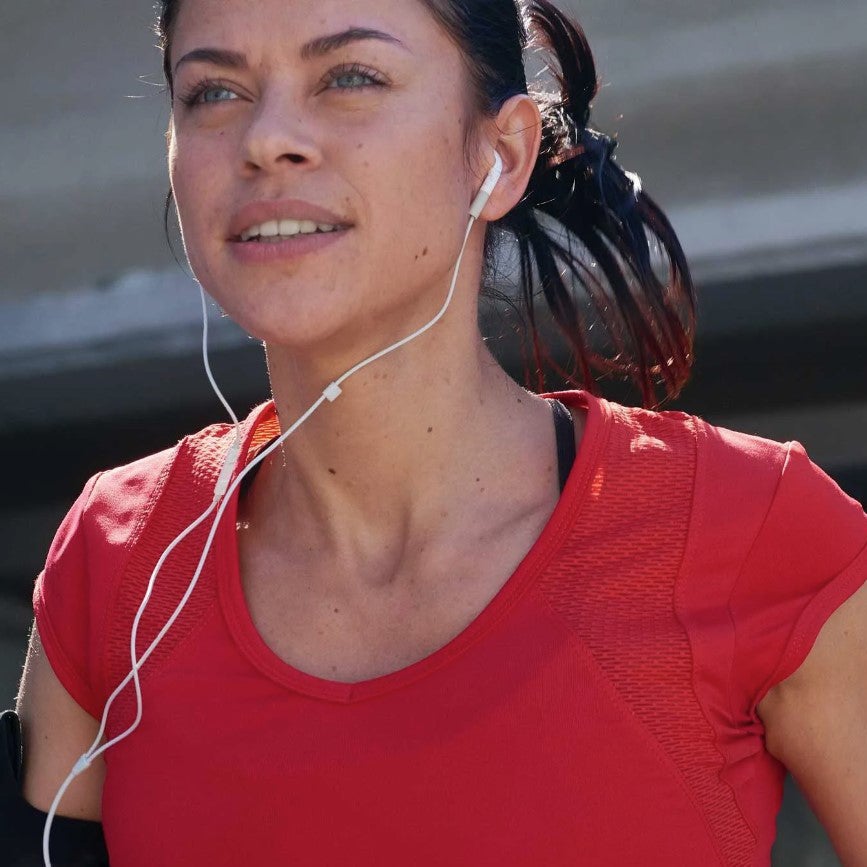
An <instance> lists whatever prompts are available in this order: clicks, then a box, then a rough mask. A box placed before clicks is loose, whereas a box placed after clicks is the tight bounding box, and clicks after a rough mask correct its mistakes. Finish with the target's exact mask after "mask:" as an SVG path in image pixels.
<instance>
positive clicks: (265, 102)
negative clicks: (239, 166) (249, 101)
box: [241, 88, 321, 173]
mask: <svg viewBox="0 0 867 867" xmlns="http://www.w3.org/2000/svg"><path fill="white" fill-rule="evenodd" d="M241 149H242V157H243V160H244V166H245V169H246V170H247V171H248V172H251V173H255V172H257V171H265V172H269V171H274V170H278V169H279V168H280V167H281V166H283V165H286V164H289V163H292V164H298V165H307V166H308V167H312V166H316V165H318V164H319V162H320V161H321V151H320V146H319V144H318V142H317V140H316V136H315V135H314V129H313V125H312V123H311V121H310V119H309V118H308V117H307V116H305V115H304V113H303V112H301V111H299V110H298V106H297V101H296V100H295V99H293V98H292V97H290V95H289V93H288V90H287V89H285V88H284V89H282V90H278V89H276V88H275V89H273V90H271V91H270V92H269V93H267V94H266V95H264V96H263V97H262V99H261V100H260V102H259V104H258V106H257V109H256V112H255V113H254V114H253V117H252V120H251V121H250V125H249V127H248V128H247V131H246V133H245V134H244V138H243V141H242V144H241Z"/></svg>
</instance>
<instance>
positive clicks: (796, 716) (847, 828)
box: [758, 585, 867, 867]
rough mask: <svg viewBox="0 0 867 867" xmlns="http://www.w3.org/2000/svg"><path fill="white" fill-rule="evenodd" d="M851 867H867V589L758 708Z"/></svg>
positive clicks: (778, 754)
mask: <svg viewBox="0 0 867 867" xmlns="http://www.w3.org/2000/svg"><path fill="white" fill-rule="evenodd" d="M758 712H759V716H760V717H761V719H762V722H763V723H764V724H765V731H766V743H767V747H768V752H770V753H771V755H773V756H774V757H775V758H777V759H779V760H780V761H781V762H782V763H783V764H784V765H785V766H786V767H787V768H788V769H789V771H790V772H791V774H792V776H793V777H794V778H795V781H796V782H797V783H798V786H799V788H800V789H801V791H802V792H803V793H804V796H805V797H806V799H807V801H808V802H809V804H810V806H811V807H812V808H813V811H814V812H815V814H816V816H817V817H818V818H819V820H820V821H821V822H822V824H823V825H824V826H825V829H826V830H827V832H828V835H829V837H830V838H831V842H832V843H833V844H834V848H835V849H836V850H837V854H838V855H839V856H840V860H841V861H842V862H843V864H844V865H845V867H867V813H865V804H867V585H864V586H863V587H861V589H860V590H858V591H856V593H855V594H854V595H853V596H852V597H851V598H850V599H848V600H847V601H846V602H845V603H844V604H843V605H841V606H840V608H839V609H838V610H837V611H835V612H834V614H832V615H831V617H830V618H829V620H828V622H827V623H825V625H824V626H823V627H822V631H821V632H820V633H819V637H818V638H817V639H816V643H815V645H814V646H813V648H812V650H811V651H810V653H809V655H808V656H807V659H806V660H805V661H804V663H803V664H802V665H801V667H800V668H799V669H798V670H797V671H796V672H795V673H794V674H792V675H791V676H790V677H788V678H787V679H786V680H784V681H783V682H782V683H780V684H777V686H775V687H774V688H773V689H772V690H771V691H770V692H769V693H768V694H767V696H765V698H764V699H762V701H761V703H760V704H759V706H758Z"/></svg>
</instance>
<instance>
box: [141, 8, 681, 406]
mask: <svg viewBox="0 0 867 867" xmlns="http://www.w3.org/2000/svg"><path fill="white" fill-rule="evenodd" d="M180 2H181V0H159V2H158V3H157V6H156V8H157V11H158V19H157V23H156V25H155V27H154V30H155V32H156V34H157V36H158V38H159V47H160V49H161V50H162V52H163V71H164V74H165V77H166V83H167V85H168V88H169V92H170V93H171V94H173V92H174V82H173V80H172V70H171V62H170V53H171V36H172V30H173V25H174V22H175V20H176V18H177V14H178V9H179V6H180ZM422 2H423V3H424V4H425V5H426V6H427V7H428V8H429V9H430V11H431V13H432V14H433V15H434V17H435V18H436V20H437V21H438V22H439V23H440V25H441V26H442V27H443V28H444V30H445V31H446V32H447V33H448V34H449V36H450V37H451V38H452V39H453V41H454V42H455V43H456V44H457V45H458V47H459V48H460V49H461V52H462V55H463V58H464V63H465V66H466V69H467V73H468V80H469V83H470V86H471V89H472V93H471V94H470V96H471V97H472V98H471V100H470V102H471V104H472V105H473V106H474V109H475V113H476V114H475V118H474V120H478V119H479V118H481V117H485V116H488V117H495V116H496V115H497V113H498V112H499V110H500V108H501V107H502V105H503V103H504V102H505V101H506V100H507V99H509V98H510V97H512V96H514V95H515V94H519V93H531V95H532V96H533V98H534V99H535V100H536V101H537V104H538V105H539V108H540V111H541V114H542V144H541V147H540V150H539V157H538V160H537V163H536V166H535V168H534V170H533V173H532V175H531V177H530V181H529V184H528V186H527V191H526V194H525V195H524V197H523V199H522V200H521V202H520V203H519V204H518V205H516V206H515V208H513V209H512V211H510V212H509V213H508V214H506V215H505V216H504V217H503V218H502V219H500V220H498V221H496V222H492V223H490V224H489V226H488V232H487V236H486V239H485V269H484V288H483V296H484V297H486V298H489V299H494V300H501V301H506V302H508V303H510V305H511V306H513V307H514V299H513V298H512V296H510V295H508V294H504V293H502V292H501V291H499V290H498V289H497V288H496V286H495V285H494V281H493V279H492V278H493V274H494V265H495V263H496V262H497V261H498V259H499V253H500V248H501V244H502V243H503V242H504V241H506V240H508V239H511V238H514V239H515V240H517V244H518V252H519V261H520V277H521V280H520V291H519V301H520V307H521V310H520V312H522V313H523V316H524V317H526V322H527V323H528V324H529V330H530V333H531V338H532V339H531V344H532V367H533V370H532V375H531V370H530V367H531V365H530V364H526V365H525V384H526V385H527V386H528V387H534V388H535V389H536V390H537V391H544V390H546V384H545V367H546V365H547V366H548V367H549V368H550V369H551V370H553V371H554V372H555V373H556V374H558V375H559V376H560V377H562V379H563V380H564V381H565V382H567V383H569V384H571V385H574V386H579V387H583V388H586V389H587V390H588V391H591V392H592V393H594V394H598V393H599V389H598V387H597V381H596V380H597V378H598V379H602V378H612V377H614V378H624V379H627V380H631V381H632V382H633V383H634V385H635V386H636V387H637V388H638V390H639V392H640V394H641V397H642V402H643V405H644V406H645V407H648V408H656V407H659V406H660V405H661V404H662V403H663V402H664V401H665V400H667V399H671V398H674V397H676V396H677V395H678V394H679V393H680V391H681V389H682V388H683V386H684V385H685V384H686V382H687V381H688V379H689V376H690V369H691V366H692V363H693V351H692V350H693V340H694V334H695V318H696V309H695V307H696V300H695V290H694V287H693V283H692V278H691V276H690V272H689V267H688V265H687V263H686V258H685V256H684V254H683V250H682V249H681V245H680V242H679V241H678V239H677V235H676V234H675V232H674V230H673V229H672V227H671V225H670V223H669V221H668V220H667V219H666V217H665V214H663V212H662V211H661V209H660V208H659V207H658V205H657V204H656V203H655V202H654V201H653V200H652V199H651V198H650V197H649V196H648V195H647V193H646V192H644V191H643V189H642V188H641V184H640V181H638V178H637V177H636V176H635V175H632V174H630V173H627V172H624V171H623V169H622V168H621V167H620V165H619V164H618V163H617V162H616V161H615V159H614V156H613V151H614V147H615V145H616V142H615V141H613V140H612V139H610V138H608V137H607V136H604V135H602V134H601V133H598V132H596V131H595V130H592V129H590V128H589V127H588V124H589V120H590V111H591V106H592V103H593V100H594V98H595V97H596V94H597V92H598V89H599V82H598V80H597V76H596V66H595V63H594V61H593V54H592V52H591V51H590V47H589V45H588V43H587V39H586V37H585V35H584V31H583V30H582V29H581V27H580V25H579V24H578V23H577V22H575V21H573V20H572V19H570V18H569V17H568V16H566V15H565V14H564V13H563V12H561V11H560V10H559V9H558V8H557V7H556V6H554V4H553V3H551V2H549V0H422ZM531 46H532V47H534V48H537V49H539V50H540V51H542V52H544V53H546V54H547V55H548V58H549V62H548V68H549V69H550V70H551V73H552V75H553V79H554V81H555V83H556V87H557V92H555V93H549V92H544V91H530V90H529V89H528V86H527V77H526V70H525V65H524V52H525V51H526V49H527V48H528V47H531ZM470 132H471V130H470V129H469V128H468V135H467V138H466V142H467V143H468V142H469V140H470V135H469V133H470ZM170 206H171V191H170V192H169V195H168V196H167V198H166V209H165V216H166V227H167V233H168V215H169V209H170ZM576 240H577V242H579V243H578V244H577V245H575V244H574V241H576ZM576 246H577V249H576ZM564 275H568V277H567V279H564ZM540 297H541V298H543V299H544V302H545V303H546V304H547V307H548V309H549V311H550V314H551V316H552V317H553V321H554V322H555V323H556V325H557V327H558V329H559V331H560V334H561V335H562V337H563V339H565V342H566V344H567V346H568V349H569V353H570V355H571V356H572V359H573V363H572V365H571V369H569V370H567V369H564V368H563V367H562V366H560V365H558V364H557V362H556V360H555V358H554V353H553V352H551V351H550V349H549V348H548V346H547V345H546V342H545V341H544V340H542V339H541V337H540V323H539V322H538V321H537V311H536V301H537V299H538V298H540ZM591 328H592V329H593V335H592V338H591V333H590V332H591ZM594 375H596V376H594ZM534 378H535V382H533V379H534ZM658 386H662V387H663V388H664V390H665V396H664V397H663V399H662V400H661V401H660V400H657V387H658Z"/></svg>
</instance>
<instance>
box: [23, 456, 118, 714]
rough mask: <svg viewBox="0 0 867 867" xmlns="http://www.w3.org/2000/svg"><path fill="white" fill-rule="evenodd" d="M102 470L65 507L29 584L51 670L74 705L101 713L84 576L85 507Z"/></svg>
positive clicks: (86, 564) (86, 571) (89, 599)
mask: <svg viewBox="0 0 867 867" xmlns="http://www.w3.org/2000/svg"><path fill="white" fill-rule="evenodd" d="M101 475H102V473H97V474H96V475H94V476H92V477H91V478H90V479H89V480H88V481H87V483H86V484H85V486H84V489H83V490H82V492H81V493H80V494H79V496H78V498H77V499H76V501H75V502H74V503H73V505H72V508H71V509H70V510H69V511H68V512H67V514H66V516H65V517H64V519H63V521H62V522H61V524H60V526H59V527H58V529H57V532H56V533H55V535H54V540H53V541H52V543H51V546H50V547H49V549H48V556H47V558H46V561H45V567H44V568H43V569H42V571H41V572H40V573H39V576H38V577H37V579H36V584H35V586H34V589H33V613H34V616H35V618H36V628H37V629H38V630H39V637H40V639H41V642H42V646H43V647H44V648H45V654H46V656H47V657H48V661H49V662H50V663H51V667H52V669H54V673H55V674H56V675H57V677H58V679H59V680H60V682H61V683H62V684H63V686H64V687H65V688H66V691H67V692H68V693H69V694H70V695H71V696H72V698H73V699H75V701H76V702H77V703H78V705H79V706H81V707H82V708H84V710H86V711H87V712H88V713H89V714H90V715H91V716H93V717H95V718H97V719H98V718H99V717H100V716H101V715H102V703H101V702H100V700H99V688H98V685H97V674H96V671H95V664H96V665H98V660H99V656H98V653H97V654H96V655H94V632H95V630H94V628H93V627H94V624H93V618H94V600H93V599H92V595H91V591H90V587H89V581H88V576H89V574H90V571H91V569H92V568H93V567H92V564H90V563H89V562H88V546H87V524H88V520H89V515H88V508H89V506H90V503H91V500H92V498H93V494H94V490H95V488H96V486H97V482H98V481H99V478H100V476H101Z"/></svg>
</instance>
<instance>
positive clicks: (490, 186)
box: [470, 151, 503, 220]
mask: <svg viewBox="0 0 867 867" xmlns="http://www.w3.org/2000/svg"><path fill="white" fill-rule="evenodd" d="M502 173H503V159H502V157H501V156H500V155H499V153H497V151H494V165H493V166H492V167H491V170H490V171H489V172H488V176H487V177H486V178H485V180H484V183H483V184H482V188H481V189H480V190H479V194H478V195H477V196H476V198H475V199H474V200H473V204H472V206H471V207H470V215H471V216H472V217H473V218H474V219H476V220H478V219H479V214H481V213H482V208H484V207H485V205H486V204H487V203H488V199H489V198H490V197H491V193H492V192H493V191H494V187H495V186H497V181H498V180H500V175H501V174H502Z"/></svg>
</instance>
